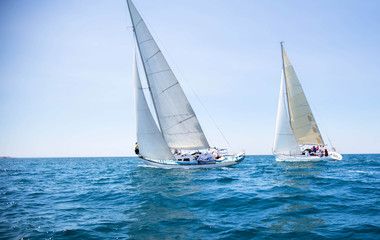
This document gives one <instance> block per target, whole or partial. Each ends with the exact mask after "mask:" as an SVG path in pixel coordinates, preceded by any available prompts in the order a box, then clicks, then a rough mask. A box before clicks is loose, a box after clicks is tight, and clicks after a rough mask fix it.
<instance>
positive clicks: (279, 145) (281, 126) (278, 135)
mask: <svg viewBox="0 0 380 240" xmlns="http://www.w3.org/2000/svg"><path fill="white" fill-rule="evenodd" d="M283 76H284V75H283V74H281V85H280V94H279V97H278V109H277V121H276V130H275V135H274V144H273V153H274V154H282V155H297V154H301V150H300V147H299V146H298V143H297V141H296V138H295V137H294V134H293V131H292V129H291V127H290V122H289V118H288V113H287V109H286V105H285V94H284V77H283Z"/></svg>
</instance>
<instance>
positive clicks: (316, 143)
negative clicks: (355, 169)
mask: <svg viewBox="0 0 380 240" xmlns="http://www.w3.org/2000/svg"><path fill="white" fill-rule="evenodd" d="M281 52H282V63H283V66H282V76H281V85H280V94H279V100H278V110H277V121H276V130H275V136H274V146H273V154H274V155H275V157H276V160H278V161H316V160H327V159H337V160H341V159H342V156H341V155H340V154H339V153H337V152H335V148H333V147H327V146H326V145H325V143H324V141H323V138H322V135H321V133H320V131H319V128H318V125H317V123H316V121H315V119H314V116H313V113H312V112H311V108H310V106H309V103H308V102H307V99H306V96H305V94H304V92H303V89H302V86H301V83H300V82H299V80H298V78H297V75H296V73H295V71H294V68H293V65H292V64H291V63H290V61H289V59H288V56H287V54H286V52H285V50H284V47H283V45H282V43H281ZM317 147H318V148H322V149H326V150H327V152H325V151H320V153H318V151H313V148H317ZM325 153H327V156H325ZM321 155H322V156H321Z"/></svg>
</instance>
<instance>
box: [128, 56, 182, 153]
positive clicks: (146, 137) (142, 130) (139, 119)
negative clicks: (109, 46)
mask: <svg viewBox="0 0 380 240" xmlns="http://www.w3.org/2000/svg"><path fill="white" fill-rule="evenodd" d="M133 70H134V80H135V111H136V132H137V143H138V145H139V150H140V154H141V155H142V156H143V157H145V158H149V159H159V160H175V157H174V156H173V154H172V152H171V151H170V149H169V147H168V145H167V144H166V142H165V139H164V137H163V136H162V134H161V132H160V130H159V129H158V127H157V125H156V122H155V121H154V119H153V116H152V113H151V112H150V109H149V107H148V103H147V102H146V99H145V95H144V91H143V88H142V85H141V82H140V77H139V72H138V69H137V64H136V56H135V54H134V60H133Z"/></svg>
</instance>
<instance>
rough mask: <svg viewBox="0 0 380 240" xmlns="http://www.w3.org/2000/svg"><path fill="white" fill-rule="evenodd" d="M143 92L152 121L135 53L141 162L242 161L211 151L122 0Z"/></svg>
mask: <svg viewBox="0 0 380 240" xmlns="http://www.w3.org/2000/svg"><path fill="white" fill-rule="evenodd" d="M127 4H128V8H129V13H130V17H131V21H132V25H133V32H134V37H135V41H136V45H137V48H138V51H139V53H140V54H139V56H140V61H141V65H142V66H143V69H144V73H145V79H146V81H147V86H148V88H147V91H148V92H149V97H150V98H151V100H152V102H153V107H154V109H152V111H153V110H154V112H155V114H156V118H157V123H158V125H157V124H156V121H155V119H154V118H153V115H152V112H151V110H150V109H149V107H148V103H147V99H146V97H148V96H146V95H145V94H144V89H143V87H142V84H141V80H140V75H139V72H138V66H137V62H136V61H137V56H136V54H135V51H134V80H135V109H136V125H137V141H138V154H139V157H140V158H141V159H142V161H143V162H144V163H146V164H150V165H154V166H158V167H164V168H215V167H228V166H232V165H235V164H238V163H240V162H241V161H243V159H244V157H245V154H244V153H241V154H238V155H228V154H225V153H224V154H223V153H220V152H219V153H218V152H216V153H215V151H216V150H215V151H214V154H212V153H211V150H209V149H210V145H209V143H208V141H207V139H206V136H205V134H204V132H203V130H202V128H201V125H200V124H199V122H198V119H197V116H196V115H195V113H194V111H193V108H192V107H191V105H190V103H189V101H188V100H187V98H186V96H185V94H184V92H183V90H182V88H181V86H180V84H179V82H178V80H177V78H176V77H175V75H174V73H173V72H172V70H171V68H170V66H169V65H168V63H167V61H166V59H165V58H164V55H163V54H162V52H161V50H160V49H159V47H158V46H157V44H156V42H155V40H154V39H153V36H152V35H151V34H150V32H149V30H148V28H147V26H146V24H145V22H144V20H143V19H142V18H141V16H140V14H139V13H138V11H137V9H136V8H135V6H134V5H133V3H132V1H131V0H127Z"/></svg>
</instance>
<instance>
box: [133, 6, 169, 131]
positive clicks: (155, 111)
mask: <svg viewBox="0 0 380 240" xmlns="http://www.w3.org/2000/svg"><path fill="white" fill-rule="evenodd" d="M126 2H127V5H128V11H129V17H130V18H131V22H132V29H133V36H134V37H135V39H136V43H137V44H136V45H137V49H138V50H139V54H140V59H141V62H142V65H143V68H144V74H145V78H146V79H148V73H147V72H146V67H145V64H144V62H143V61H142V59H143V56H142V53H141V50H140V47H139V44H138V43H139V39H138V37H137V34H136V32H135V23H134V22H133V18H132V14H131V8H130V7H129V1H128V0H126ZM146 82H147V84H148V91H149V93H150V97H151V98H152V101H153V107H154V113H155V115H156V117H157V122H158V126H159V128H160V130H161V131H162V127H161V122H160V121H159V118H158V113H157V107H156V104H154V99H153V94H152V91H151V87H150V83H149V81H146Z"/></svg>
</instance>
